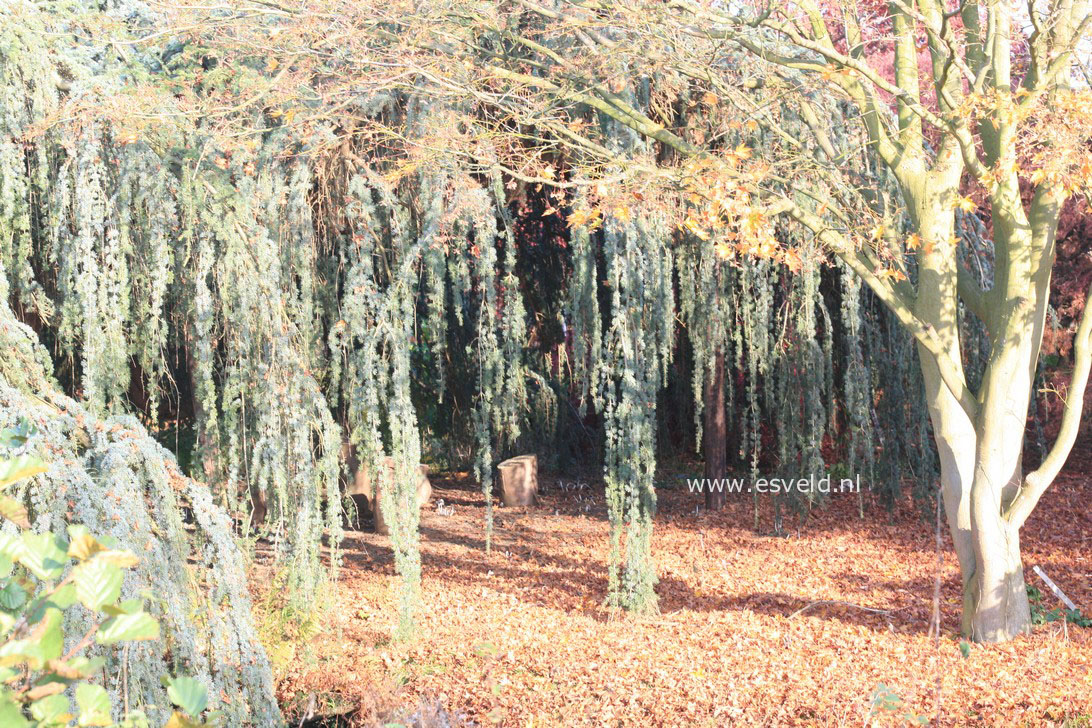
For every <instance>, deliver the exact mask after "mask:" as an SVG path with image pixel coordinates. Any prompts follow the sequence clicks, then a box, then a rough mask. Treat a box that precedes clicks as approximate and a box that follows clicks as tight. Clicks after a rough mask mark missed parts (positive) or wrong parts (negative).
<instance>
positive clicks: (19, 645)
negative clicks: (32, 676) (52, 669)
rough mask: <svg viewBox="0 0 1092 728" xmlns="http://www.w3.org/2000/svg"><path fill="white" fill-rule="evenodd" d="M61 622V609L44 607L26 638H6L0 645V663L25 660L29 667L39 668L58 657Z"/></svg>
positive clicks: (62, 637) (62, 641) (62, 644)
mask: <svg viewBox="0 0 1092 728" xmlns="http://www.w3.org/2000/svg"><path fill="white" fill-rule="evenodd" d="M62 622H63V617H62V615H61V610H59V609H55V608H52V607H48V608H46V609H45V610H44V614H43V617H42V619H41V621H39V622H38V623H37V624H35V625H34V628H33V629H31V631H30V635H29V636H28V637H27V638H26V639H21V640H8V641H7V642H5V643H4V644H2V645H0V664H3V665H11V664H19V663H21V662H25V663H27V665H29V666H30V667H31V669H34V670H40V669H42V667H43V666H44V665H45V664H46V663H47V662H49V661H50V660H55V659H57V658H58V657H60V656H61V652H62V651H63V650H64V630H63V629H62V628H61V624H62Z"/></svg>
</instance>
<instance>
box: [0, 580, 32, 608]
mask: <svg viewBox="0 0 1092 728" xmlns="http://www.w3.org/2000/svg"><path fill="white" fill-rule="evenodd" d="M26 603H27V591H26V589H24V588H23V587H21V586H19V585H18V584H16V583H15V582H14V581H9V582H8V583H7V584H5V585H4V588H3V589H0V608H3V609H6V610H8V611H9V612H14V611H16V610H17V609H19V608H20V607H22V606H23V605H24V604H26Z"/></svg>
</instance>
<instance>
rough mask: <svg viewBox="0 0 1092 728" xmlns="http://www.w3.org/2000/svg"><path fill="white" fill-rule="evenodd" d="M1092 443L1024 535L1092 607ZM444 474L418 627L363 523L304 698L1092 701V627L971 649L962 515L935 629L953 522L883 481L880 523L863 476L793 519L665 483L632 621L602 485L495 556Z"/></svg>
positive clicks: (857, 716)
mask: <svg viewBox="0 0 1092 728" xmlns="http://www.w3.org/2000/svg"><path fill="white" fill-rule="evenodd" d="M1090 460H1092V458H1090V454H1089V453H1088V452H1087V447H1086V444H1085V445H1084V446H1082V450H1081V452H1078V453H1075V457H1074V458H1073V461H1072V462H1071V463H1070V465H1069V468H1068V470H1067V472H1066V473H1065V474H1063V476H1062V477H1061V478H1060V480H1059V481H1058V482H1057V483H1056V485H1055V486H1054V487H1053V488H1052V489H1051V490H1050V491H1049V492H1048V494H1047V495H1046V496H1045V497H1044V499H1043V502H1042V505H1041V506H1040V508H1039V509H1038V510H1037V511H1036V513H1035V514H1034V515H1033V516H1032V518H1031V520H1030V521H1029V523H1028V524H1027V526H1026V527H1025V529H1024V535H1023V547H1024V556H1025V568H1026V573H1027V578H1028V581H1029V584H1035V585H1036V586H1038V587H1039V588H1040V589H1041V590H1042V591H1043V592H1044V594H1046V589H1045V588H1044V587H1043V585H1042V584H1041V583H1038V582H1037V577H1035V576H1034V574H1032V573H1031V567H1032V566H1033V565H1036V564H1038V565H1039V566H1041V567H1042V568H1043V569H1044V570H1045V571H1046V573H1047V574H1048V575H1050V576H1051V577H1052V578H1053V579H1054V580H1055V581H1056V582H1057V583H1058V584H1059V586H1061V588H1062V589H1063V590H1065V591H1066V592H1067V594H1068V595H1069V596H1070V597H1071V598H1072V599H1073V600H1074V601H1075V602H1076V603H1077V604H1078V606H1080V607H1082V608H1083V609H1084V612H1085V613H1086V614H1088V613H1090V612H1092V549H1090V546H1092V544H1090V543H1089V541H1090V539H1092V511H1090V510H1089V508H1088V507H1087V503H1088V499H1089V496H1090V495H1092V479H1090V478H1089V477H1088V475H1087V473H1089V472H1090V469H1089V465H1090ZM557 480H558V478H557V477H556V476H544V477H543V479H542V482H543V483H544V484H547V485H549V484H555V483H556V482H557ZM433 486H434V488H435V493H434V498H443V500H444V502H445V503H447V504H454V506H455V512H454V514H453V515H446V516H445V515H440V514H438V513H437V512H435V510H434V509H429V510H427V511H426V512H425V513H424V514H423V516H422V521H421V537H422V558H423V591H424V604H425V609H424V611H423V613H422V614H420V615H419V630H418V635H417V637H416V639H414V640H412V641H410V642H408V643H402V644H399V643H393V642H391V640H390V634H391V629H392V627H393V625H394V624H395V622H396V614H395V608H394V604H393V599H392V594H393V591H392V590H393V589H394V588H395V584H396V577H395V574H394V569H393V564H392V561H391V557H390V553H389V550H388V548H387V544H386V540H385V538H384V537H382V536H379V535H377V534H375V533H370V532H357V531H353V532H350V533H349V534H348V538H347V540H346V543H345V567H344V569H343V571H342V572H341V575H340V577H339V580H338V581H337V583H336V584H334V585H333V587H332V590H331V593H330V603H329V604H328V605H327V606H326V608H325V610H324V612H323V614H322V616H321V620H320V621H321V624H320V625H319V628H318V630H317V633H316V634H314V635H313V636H311V637H310V643H309V645H308V649H307V650H306V651H305V652H304V653H297V654H296V655H295V657H293V659H291V660H288V661H287V662H286V661H283V660H282V661H280V662H279V664H278V667H277V671H278V675H277V679H278V692H279V696H280V698H281V700H282V702H283V704H284V705H285V706H286V707H287V708H288V709H289V710H290V711H293V710H295V711H301V710H302V708H301V706H303V705H304V704H305V703H306V702H307V701H308V699H309V697H310V696H312V695H318V696H324V697H323V700H320V703H322V702H323V701H325V702H326V703H327V704H333V703H336V704H339V705H341V706H343V709H347V708H348V709H356V708H357V707H359V706H365V709H364V710H363V711H361V712H359V713H358V715H357V719H358V720H363V719H364V717H366V716H365V715H364V714H365V713H367V706H368V705H370V704H372V703H374V694H375V690H376V689H377V686H386V687H384V689H387V688H388V687H389V686H392V685H393V686H395V688H396V695H397V696H398V699H399V700H402V701H404V702H406V703H407V704H412V703H414V702H415V701H418V700H421V699H425V700H428V701H432V702H433V703H435V702H437V701H439V702H440V703H442V704H443V705H445V706H447V708H448V709H449V710H452V711H461V712H462V713H464V714H465V715H466V716H467V717H468V718H469V719H470V720H472V721H473V722H474V723H476V724H479V725H491V724H498V725H506V726H508V725H511V726H550V725H596V726H598V725H625V726H631V725H632V726H675V725H696V726H722V725H771V726H773V725H778V726H780V725H862V724H871V723H876V724H880V725H905V724H907V723H908V722H912V721H913V720H914V719H916V718H921V719H923V720H929V721H933V722H934V724H936V718H937V716H938V715H939V724H941V725H991V726H992V725H996V726H1012V725H1029V726H1039V725H1052V724H1057V725H1063V724H1064V725H1074V726H1076V725H1087V724H1088V722H1089V720H1090V719H1089V717H1088V716H1092V671H1090V663H1092V629H1082V628H1078V627H1075V626H1073V625H1068V626H1067V625H1064V624H1063V623H1061V622H1053V623H1050V624H1045V625H1042V626H1040V627H1037V628H1036V630H1035V631H1034V633H1033V634H1031V635H1029V636H1027V637H1025V638H1021V639H1018V640H1016V641H1014V642H1012V643H1009V644H1005V645H998V646H978V645H971V646H969V651H968V654H967V656H964V654H963V651H962V650H961V645H960V639H959V637H958V630H959V611H960V588H959V573H958V568H957V565H956V562H955V557H954V554H953V553H952V552H951V544H950V540H949V538H948V536H947V531H946V528H945V529H944V532H943V539H944V548H943V551H942V565H941V577H942V598H941V613H942V623H941V639H940V643H939V648H938V647H937V646H936V645H935V643H934V639H933V637H932V636H931V635H930V634H929V631H930V623H931V619H932V612H933V592H934V583H935V577H936V572H937V550H936V543H935V531H934V525H933V522H932V521H931V520H930V519H928V518H927V517H923V515H922V514H921V513H920V511H919V510H918V509H917V508H916V507H915V506H914V505H913V504H912V503H910V502H903V503H900V504H899V506H898V509H897V510H896V512H894V513H891V514H889V513H887V512H886V511H885V510H883V509H882V508H881V507H880V506H878V505H877V504H869V503H867V496H866V505H867V510H866V513H865V518H864V519H863V520H862V519H861V518H860V517H859V516H858V504H857V496H856V495H851V494H832V495H831V496H830V501H829V504H828V506H827V507H825V508H823V509H821V510H818V511H815V512H813V513H812V514H811V516H810V517H809V518H808V519H807V520H806V522H803V523H799V524H798V523H797V522H796V521H794V520H791V519H787V521H786V530H788V531H789V535H788V536H787V537H772V536H769V535H765V533H766V532H768V531H769V525H770V522H769V517H770V509H769V505H768V504H767V503H763V506H762V516H763V522H762V524H761V528H760V530H759V532H756V531H755V529H754V527H753V510H752V508H753V506H752V501H751V499H750V497H748V496H734V497H733V498H731V499H730V501H729V504H728V506H727V508H726V509H725V510H723V511H721V512H716V513H707V512H702V513H696V512H695V505H697V504H699V503H700V502H701V500H700V496H698V495H696V494H690V493H688V492H687V489H686V487H685V484H683V485H682V487H676V488H674V489H664V490H661V491H660V495H659V497H660V501H659V511H658V514H657V519H656V532H655V542H654V554H656V556H657V567H658V573H659V577H660V583H659V587H658V593H659V595H660V604H659V607H660V613H659V614H658V615H656V616H654V617H646V618H630V617H626V616H622V615H617V614H612V613H610V612H608V611H607V610H606V609H604V608H603V607H602V601H603V597H604V595H605V593H606V552H607V549H606V544H607V523H606V515H605V513H606V510H605V506H604V503H603V496H602V490H601V486H599V487H589V488H588V489H584V490H579V491H571V490H570V491H562V490H559V489H556V488H554V489H551V490H548V491H546V492H545V493H544V494H543V495H542V499H541V504H540V505H539V506H537V507H534V508H526V509H504V508H501V509H498V510H497V517H496V532H495V540H494V543H495V547H494V550H493V551H492V552H491V553H489V554H486V553H485V551H484V540H483V526H482V523H483V509H484V499H483V496H482V494H481V492H480V491H479V490H478V489H477V487H476V484H475V483H473V482H471V480H470V479H469V478H468V477H466V476H465V475H459V474H448V475H446V476H440V477H436V478H434V479H433ZM256 589H257V590H258V591H259V598H260V592H261V587H256ZM809 605H810V606H809ZM1044 605H1045V606H1046V607H1047V608H1052V607H1053V606H1055V603H1054V600H1053V598H1052V597H1050V596H1049V595H1046V596H1045V598H1044ZM805 608H806V609H805ZM802 609H804V610H805V611H803V612H801V611H800V610H802ZM938 688H939V692H938ZM938 695H939V705H938ZM312 704H313V699H312Z"/></svg>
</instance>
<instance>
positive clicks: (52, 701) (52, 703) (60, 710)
mask: <svg viewBox="0 0 1092 728" xmlns="http://www.w3.org/2000/svg"><path fill="white" fill-rule="evenodd" d="M70 707H71V705H70V704H69V702H68V698H66V697H65V696H64V695H50V696H49V697H47V698H42V699H41V700H37V701H35V702H33V703H31V704H30V714H31V715H32V716H34V717H35V718H37V719H38V720H39V721H40V722H41V723H44V724H45V725H65V724H67V723H68V721H69V720H70V719H71V717H72V716H71V715H70V714H69V712H68V710H69V708H70Z"/></svg>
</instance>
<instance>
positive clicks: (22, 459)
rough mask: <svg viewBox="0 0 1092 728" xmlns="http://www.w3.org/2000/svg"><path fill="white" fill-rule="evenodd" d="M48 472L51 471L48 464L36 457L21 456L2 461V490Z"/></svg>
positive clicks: (0, 469) (0, 462)
mask: <svg viewBox="0 0 1092 728" xmlns="http://www.w3.org/2000/svg"><path fill="white" fill-rule="evenodd" d="M46 470H49V468H48V467H47V466H46V464H45V463H44V462H42V460H41V458H39V457H36V456H34V455H20V456H19V457H15V458H7V459H4V460H0V488H6V487H8V486H9V485H11V484H12V483H14V482H16V481H19V480H22V479H23V478H29V477H32V476H34V475H37V474H38V473H44V472H45V471H46Z"/></svg>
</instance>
